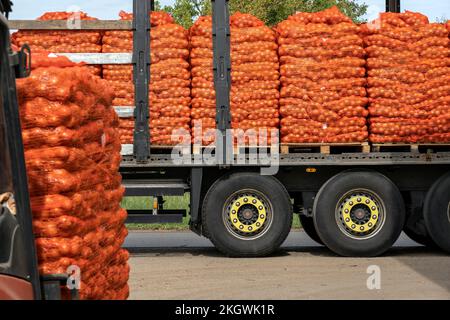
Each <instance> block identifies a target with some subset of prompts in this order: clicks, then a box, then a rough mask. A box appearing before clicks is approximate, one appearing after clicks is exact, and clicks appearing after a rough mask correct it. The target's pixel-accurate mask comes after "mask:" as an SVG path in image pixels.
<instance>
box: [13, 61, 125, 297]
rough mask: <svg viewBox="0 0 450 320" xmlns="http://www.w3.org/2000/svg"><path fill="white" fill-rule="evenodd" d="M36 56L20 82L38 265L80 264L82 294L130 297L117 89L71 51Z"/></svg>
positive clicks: (46, 270)
mask: <svg viewBox="0 0 450 320" xmlns="http://www.w3.org/2000/svg"><path fill="white" fill-rule="evenodd" d="M33 61H34V64H33V65H34V69H33V70H32V74H31V76H30V77H29V78H26V79H21V80H18V83H17V88H18V98H19V105H20V117H21V123H22V132H23V142H24V147H25V161H26V167H27V174H28V184H29V192H30V197H31V208H32V213H33V229H34V235H35V238H36V246H37V255H38V260H39V271H40V273H41V274H42V275H46V274H64V273H67V272H68V271H67V270H68V267H69V266H78V267H79V268H80V270H81V275H80V276H81V288H80V296H81V298H82V299H126V298H127V297H128V285H127V281H128V271H129V270H128V265H127V260H128V254H127V253H126V252H124V251H123V250H122V249H121V246H122V244H123V241H124V239H125V237H126V234H127V231H126V229H125V226H124V222H125V219H126V211H124V210H123V209H121V208H120V201H121V199H122V196H123V193H124V189H123V188H122V186H121V176H120V174H119V173H118V170H119V166H120V162H121V156H120V149H121V145H120V138H119V131H118V125H119V122H118V118H117V115H116V113H115V112H114V110H113V108H112V107H111V105H112V100H113V92H112V90H111V89H110V88H109V86H108V84H107V82H106V81H104V80H102V79H100V78H98V77H95V76H94V75H92V74H91V73H89V72H86V70H85V67H83V66H80V65H76V64H74V63H71V62H70V61H69V60H68V59H67V58H62V57H56V58H53V57H52V55H48V54H43V53H39V54H36V55H34V56H33ZM117 272H119V273H117ZM113 274H115V275H114V276H112V275H113ZM109 276H111V277H109Z"/></svg>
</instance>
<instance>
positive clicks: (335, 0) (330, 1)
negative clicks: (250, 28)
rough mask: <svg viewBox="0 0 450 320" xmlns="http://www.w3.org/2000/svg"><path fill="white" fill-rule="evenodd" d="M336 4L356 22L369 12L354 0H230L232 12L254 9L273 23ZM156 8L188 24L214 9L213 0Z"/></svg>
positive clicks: (190, 0) (157, 4)
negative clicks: (295, 14) (292, 15)
mask: <svg viewBox="0 0 450 320" xmlns="http://www.w3.org/2000/svg"><path fill="white" fill-rule="evenodd" d="M334 5H336V6H338V7H339V9H341V11H342V12H344V13H345V14H346V15H347V16H349V17H351V18H352V19H353V20H354V21H355V22H363V21H362V17H363V16H364V15H365V14H366V12H367V5H366V4H359V3H358V2H356V1H354V0H230V12H231V14H233V13H234V12H237V11H240V12H244V13H251V14H253V15H255V16H256V17H258V18H260V19H261V20H262V21H264V22H265V23H266V24H267V25H269V26H274V25H276V24H278V23H279V22H281V21H283V20H285V19H286V18H287V17H288V16H290V15H291V14H293V13H295V12H297V11H302V12H317V11H321V10H324V9H327V8H329V7H331V6H334ZM155 9H156V10H164V11H167V12H169V13H171V14H172V15H173V17H174V18H175V20H176V21H177V22H178V23H179V24H181V25H183V26H184V27H185V28H189V27H191V26H192V24H193V22H194V21H195V19H196V18H197V17H199V16H202V15H207V14H210V13H211V1H210V0H176V1H175V3H174V4H173V5H172V6H161V4H160V2H159V1H156V2H155Z"/></svg>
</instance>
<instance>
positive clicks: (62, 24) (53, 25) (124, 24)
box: [8, 20, 133, 30]
mask: <svg viewBox="0 0 450 320" xmlns="http://www.w3.org/2000/svg"><path fill="white" fill-rule="evenodd" d="M73 22H74V21H70V20H69V21H67V20H47V21H40V20H10V21H8V25H9V28H10V29H11V30H133V22H132V21H125V20H81V21H76V24H74V23H73ZM78 22H79V23H80V24H79V25H78Z"/></svg>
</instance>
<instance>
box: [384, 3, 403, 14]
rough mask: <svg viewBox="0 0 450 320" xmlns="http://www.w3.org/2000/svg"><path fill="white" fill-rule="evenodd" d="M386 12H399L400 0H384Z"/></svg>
mask: <svg viewBox="0 0 450 320" xmlns="http://www.w3.org/2000/svg"><path fill="white" fill-rule="evenodd" d="M386 12H396V13H400V12H401V6H400V0H386Z"/></svg>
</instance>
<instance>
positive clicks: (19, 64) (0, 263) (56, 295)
mask: <svg viewBox="0 0 450 320" xmlns="http://www.w3.org/2000/svg"><path fill="white" fill-rule="evenodd" d="M11 7H12V3H11V2H10V1H9V0H0V11H1V14H0V300H10V299H14V300H17V299H20V300H32V299H47V300H56V299H60V298H61V294H62V292H61V288H62V285H65V284H66V283H67V281H68V280H69V277H68V276H67V275H51V276H46V277H44V278H40V277H39V271H38V261H37V257H36V247H35V242H34V236H33V229H32V215H31V209H30V198H29V194H28V183H27V175H26V170H25V159H24V149H23V143H22V133H21V126H20V119H19V108H18V102H17V95H16V79H19V78H24V77H27V76H29V74H30V70H31V52H30V50H29V48H28V47H27V46H24V47H23V48H22V49H21V50H20V51H18V52H14V51H13V50H12V48H11V43H10V32H9V27H8V21H7V17H8V14H9V13H10V12H11ZM71 293H72V294H71V297H72V298H76V297H77V291H76V290H72V291H71Z"/></svg>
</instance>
